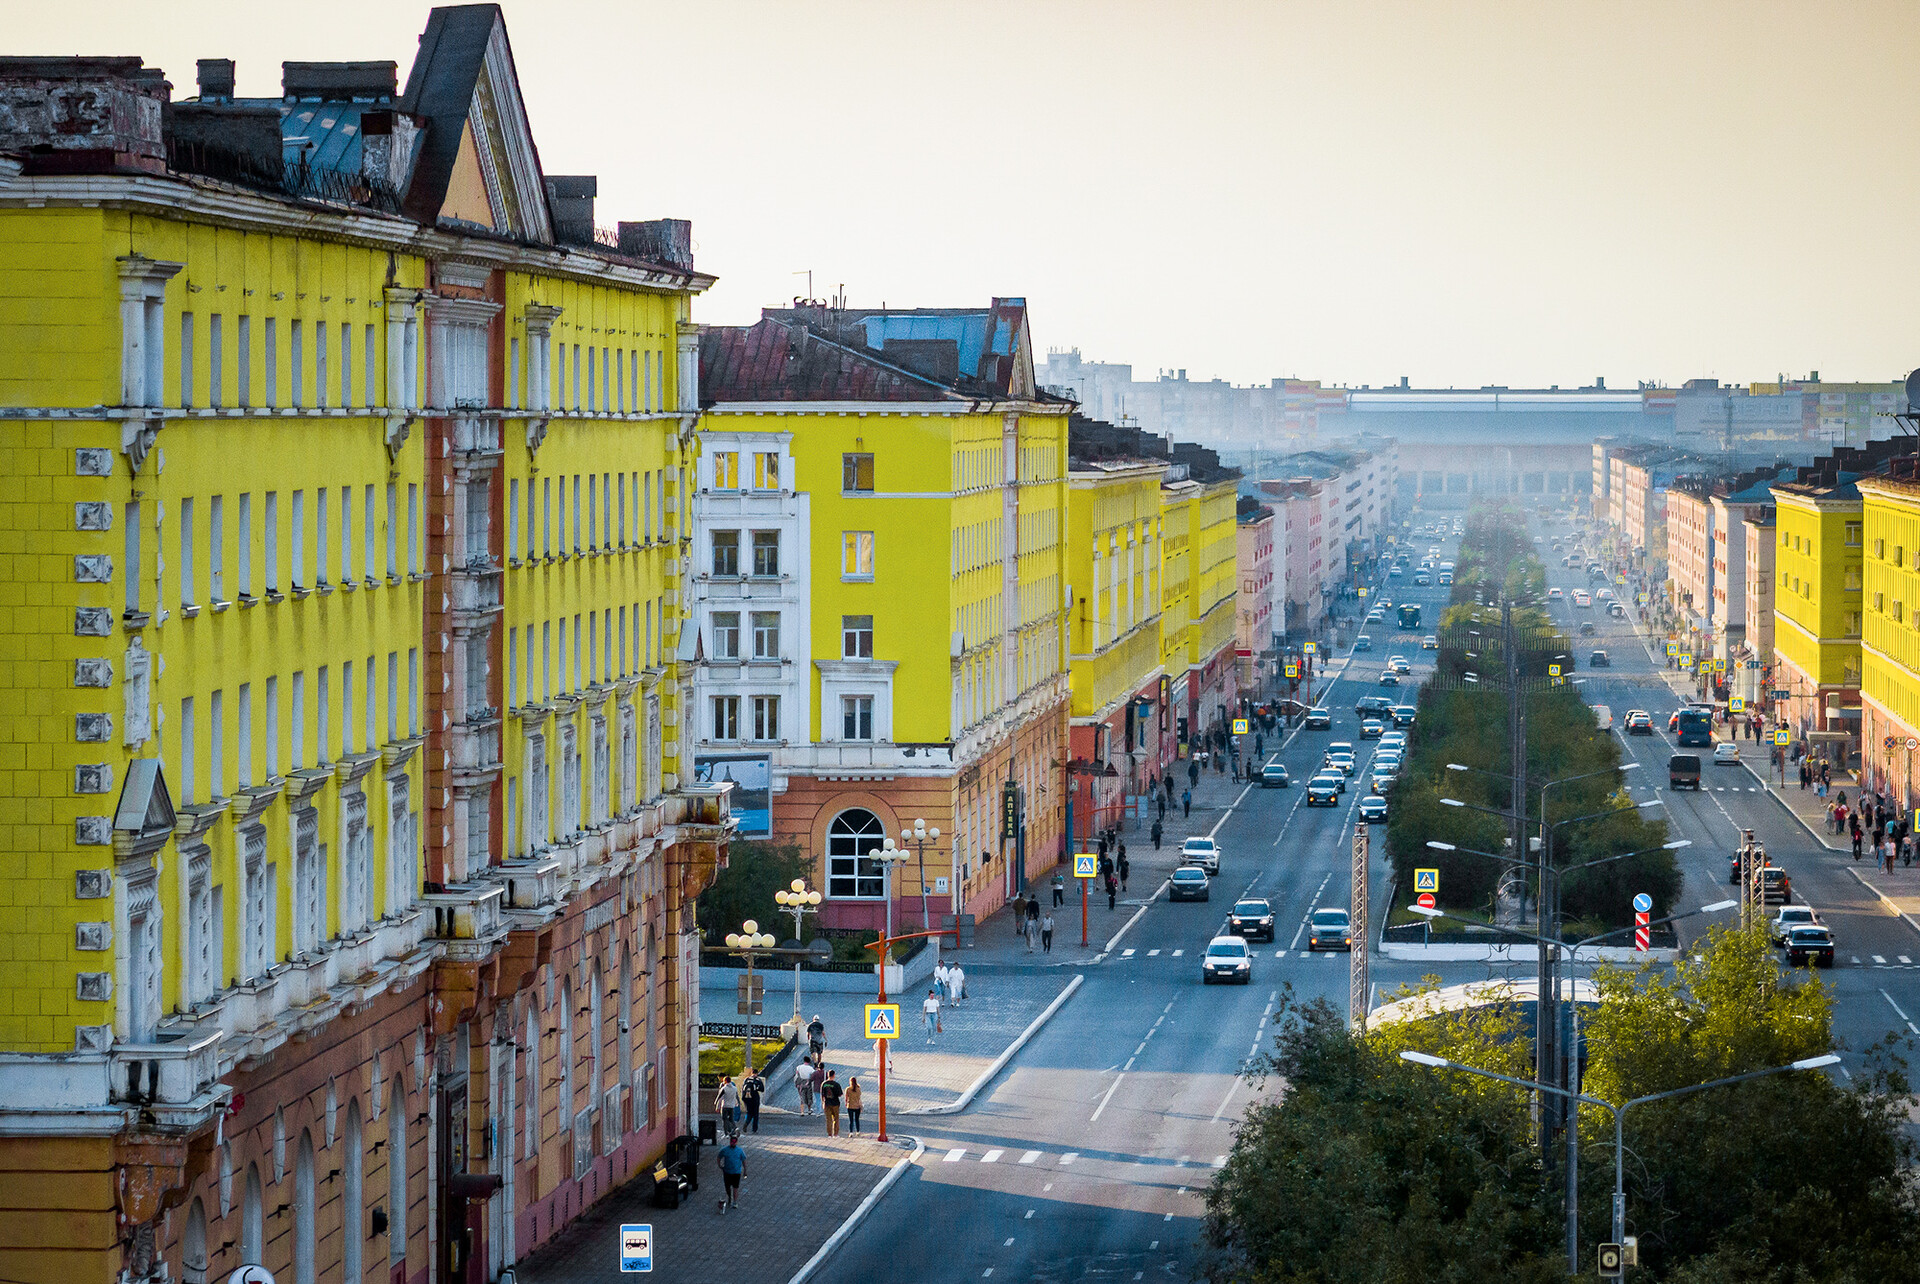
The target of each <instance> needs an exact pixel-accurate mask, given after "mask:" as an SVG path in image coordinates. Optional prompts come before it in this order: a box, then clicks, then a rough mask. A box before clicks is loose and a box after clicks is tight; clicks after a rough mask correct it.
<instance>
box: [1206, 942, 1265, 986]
mask: <svg viewBox="0 0 1920 1284" xmlns="http://www.w3.org/2000/svg"><path fill="white" fill-rule="evenodd" d="M1200 980H1201V983H1202V984H1204V985H1212V984H1213V983H1214V982H1215V981H1229V982H1231V981H1238V982H1239V983H1240V984H1242V985H1245V984H1247V983H1248V982H1250V981H1252V980H1253V950H1252V949H1251V948H1250V947H1249V946H1248V945H1247V942H1246V938H1244V937H1239V936H1216V937H1214V938H1213V939H1212V940H1211V941H1208V942H1207V952H1206V953H1205V954H1203V955H1201V957H1200Z"/></svg>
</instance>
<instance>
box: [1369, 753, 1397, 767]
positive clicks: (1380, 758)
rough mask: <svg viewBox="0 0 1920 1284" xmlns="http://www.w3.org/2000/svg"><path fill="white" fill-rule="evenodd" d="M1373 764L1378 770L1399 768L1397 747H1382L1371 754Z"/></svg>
mask: <svg viewBox="0 0 1920 1284" xmlns="http://www.w3.org/2000/svg"><path fill="white" fill-rule="evenodd" d="M1373 765H1374V767H1375V768H1377V769H1378V770H1380V771H1398V770H1400V751H1399V750H1398V749H1382V750H1381V751H1380V752H1379V753H1377V754H1375V755H1373Z"/></svg>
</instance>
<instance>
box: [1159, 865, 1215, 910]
mask: <svg viewBox="0 0 1920 1284" xmlns="http://www.w3.org/2000/svg"><path fill="white" fill-rule="evenodd" d="M1212 886H1213V884H1212V883H1210V882H1209V881H1208V879H1207V871H1206V870H1204V869H1201V868H1200V867H1199V866H1198V865H1182V866H1181V867H1180V868H1179V869H1176V870H1174V871H1173V877H1172V878H1170V879H1168V880H1167V899H1168V900H1170V901H1204V900H1207V899H1208V897H1209V893H1210V891H1211V889H1212Z"/></svg>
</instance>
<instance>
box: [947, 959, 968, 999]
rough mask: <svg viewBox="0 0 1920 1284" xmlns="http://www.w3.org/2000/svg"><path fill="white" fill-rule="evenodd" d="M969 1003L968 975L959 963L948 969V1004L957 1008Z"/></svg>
mask: <svg viewBox="0 0 1920 1284" xmlns="http://www.w3.org/2000/svg"><path fill="white" fill-rule="evenodd" d="M966 1001H967V973H966V969H964V968H962V967H961V966H960V965H959V964H958V963H955V964H954V965H953V966H952V967H950V968H948V969H947V1002H949V1003H951V1004H954V1005H955V1006H956V1007H957V1006H958V1005H960V1004H962V1003H965V1002H966Z"/></svg>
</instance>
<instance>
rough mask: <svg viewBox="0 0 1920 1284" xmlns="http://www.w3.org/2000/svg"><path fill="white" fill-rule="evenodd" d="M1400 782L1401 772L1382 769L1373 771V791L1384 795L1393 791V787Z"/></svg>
mask: <svg viewBox="0 0 1920 1284" xmlns="http://www.w3.org/2000/svg"><path fill="white" fill-rule="evenodd" d="M1399 783H1400V773H1399V772H1398V771H1380V770H1377V769H1376V770H1375V771H1374V773H1373V792H1374V793H1376V794H1379V795H1380V796H1382V797H1385V796H1386V795H1388V794H1390V793H1392V792H1393V787H1394V786H1395V785H1397V784H1399Z"/></svg>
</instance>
